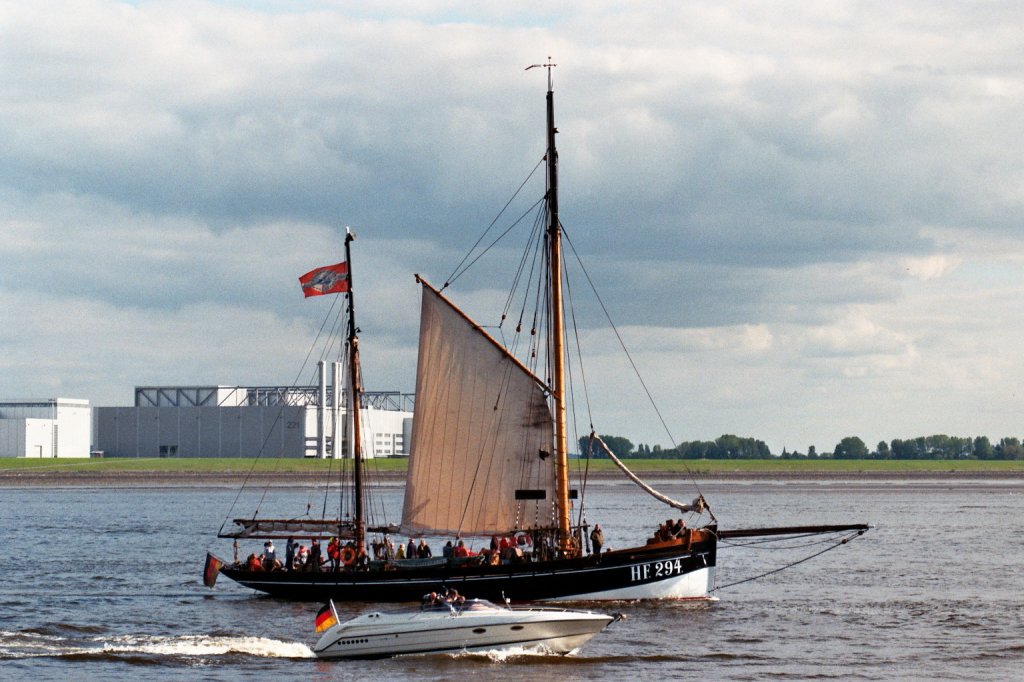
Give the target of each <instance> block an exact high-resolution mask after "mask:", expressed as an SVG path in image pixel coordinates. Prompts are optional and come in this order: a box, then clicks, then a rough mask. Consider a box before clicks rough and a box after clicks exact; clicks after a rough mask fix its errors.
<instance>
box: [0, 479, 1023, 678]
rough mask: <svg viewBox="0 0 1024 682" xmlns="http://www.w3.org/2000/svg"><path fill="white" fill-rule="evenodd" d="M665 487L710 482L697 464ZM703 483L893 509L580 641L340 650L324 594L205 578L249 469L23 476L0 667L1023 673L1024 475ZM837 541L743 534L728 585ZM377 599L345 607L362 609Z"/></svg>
mask: <svg viewBox="0 0 1024 682" xmlns="http://www.w3.org/2000/svg"><path fill="white" fill-rule="evenodd" d="M658 486H659V487H660V488H662V489H664V492H666V493H668V494H670V495H673V496H677V497H679V498H681V499H689V498H690V497H692V493H693V489H692V486H690V485H689V484H686V483H684V482H682V481H670V480H667V481H660V482H658ZM277 492H278V494H279V495H283V496H284V497H285V498H286V499H287V498H289V497H290V502H291V503H293V504H295V505H299V506H303V507H304V505H305V503H306V501H307V494H306V493H305V492H303V491H300V490H284V491H277ZM702 492H703V493H704V495H705V496H706V497H707V498H708V500H709V502H710V503H711V504H712V507H713V509H714V511H715V512H716V514H717V516H718V519H719V522H720V524H721V527H722V528H737V527H749V526H763V525H798V524H810V523H844V522H862V521H866V522H870V523H872V524H874V525H875V528H874V529H872V530H871V531H870V532H869V533H867V534H866V535H864V536H863V537H861V538H858V539H856V540H854V541H852V542H851V543H849V544H847V545H843V546H841V547H839V548H837V549H835V550H833V551H828V552H826V553H824V554H822V555H820V556H818V557H816V558H814V559H813V560H810V561H807V562H804V563H799V564H797V565H794V566H792V567H790V568H788V569H786V570H782V571H780V572H777V573H774V574H771V575H769V576H767V577H764V578H761V579H759V580H754V581H750V582H744V583H741V584H738V585H735V586H733V587H726V588H724V589H722V590H720V591H719V597H720V600H719V601H717V602H712V603H704V604H697V605H693V604H681V603H618V604H611V605H598V606H597V607H596V609H597V610H606V611H615V612H620V613H622V614H623V615H624V616H625V619H624V620H622V621H619V622H617V623H614V624H612V625H611V626H610V627H609V628H608V629H607V630H606V631H605V632H603V633H602V634H600V635H598V636H597V637H596V638H594V639H593V640H591V642H590V643H589V644H588V645H587V646H586V647H584V648H583V649H582V651H580V652H579V653H577V654H576V655H573V656H571V657H567V658H554V657H546V656H539V655H525V654H522V653H519V654H517V653H515V652H513V653H511V654H508V653H506V654H501V655H498V654H494V655H490V656H488V655H460V656H422V657H405V658H396V659H390V660H383V661H366V662H362V661H357V662H345V663H337V662H334V663H331V662H321V661H318V660H316V659H315V658H313V655H312V652H311V651H310V649H309V645H310V644H311V643H312V642H313V641H314V639H315V636H314V633H313V616H314V614H315V613H316V611H317V609H318V607H319V605H317V604H301V603H289V602H283V601H278V600H274V599H270V598H266V597H261V596H258V595H255V594H253V593H252V592H250V591H247V590H244V589H242V588H239V587H238V586H237V585H235V584H233V583H231V582H230V581H227V580H222V581H221V582H219V583H218V584H217V586H216V588H215V589H213V590H208V589H206V588H205V587H203V585H202V582H201V572H202V563H203V559H204V556H205V552H206V550H207V549H212V550H214V551H216V552H217V553H218V554H220V555H221V556H225V557H228V556H230V553H231V549H230V547H229V546H227V545H223V544H221V545H218V541H216V540H215V539H214V536H215V535H216V532H217V529H218V528H219V526H220V524H221V521H222V520H223V519H224V518H225V514H226V513H228V510H230V509H231V508H232V502H233V500H235V496H236V493H237V491H236V490H234V489H229V488H226V487H218V486H213V485H211V486H203V487H187V488H160V487H151V488H145V487H143V488H139V487H136V488H131V489H126V488H118V487H97V488H81V487H68V488H10V487H9V488H2V489H0V528H2V529H3V540H4V546H5V548H6V550H7V552H6V555H7V556H6V562H5V564H6V565H5V571H4V578H3V582H2V584H0V678H2V679H5V680H6V679H13V680H19V679H33V680H58V679H60V680H66V679H71V678H79V679H104V680H135V679H140V678H141V679H182V680H193V679H197V678H199V677H205V678H209V679H220V680H236V679H257V678H259V679H297V678H302V679H314V680H321V679H323V680H334V679H338V680H345V679H370V678H372V679H399V678H405V679H408V678H410V677H415V678H416V679H436V680H447V679H453V678H471V679H489V680H493V679H522V678H529V679H530V680H555V679H557V680H592V679H608V680H621V679H625V678H627V677H641V676H642V677H643V678H646V679H659V680H675V679H684V678H704V679H713V680H762V679H766V678H771V679H793V680H804V679H814V678H816V679H839V680H846V679H856V680H894V679H900V680H934V679H944V680H950V679H963V680H1008V679H1022V673H1021V671H1022V670H1024V634H1022V633H1024V529H1022V526H1021V522H1022V520H1024V480H1020V479H1007V480H970V479H967V480H956V481H944V480H938V479H936V480H922V479H907V480H897V479H894V480H871V481H857V480H852V479H851V480H835V479H829V480H825V479H823V480H799V481H787V482H782V483H766V482H764V481H750V482H742V481H739V482H737V481H729V482H715V481H709V482H702ZM382 505H383V508H384V509H386V510H387V509H390V510H391V511H390V513H391V514H392V515H394V516H395V517H397V515H398V510H399V509H400V505H401V489H400V488H398V487H392V488H390V489H386V490H385V491H384V493H383V496H382ZM665 516H668V513H667V510H666V509H665V508H664V507H662V506H660V505H659V503H658V502H656V501H655V500H653V499H651V498H649V497H647V496H646V495H644V494H643V493H641V492H639V491H638V490H637V489H636V488H634V487H632V486H631V485H628V484H612V483H598V484H596V485H595V484H591V488H590V490H589V491H588V512H587V517H588V520H589V521H590V522H591V523H593V522H599V523H601V525H602V526H603V527H604V529H605V536H606V542H607V546H609V547H611V548H614V547H616V546H623V545H626V544H632V543H634V542H637V541H641V540H642V539H643V538H644V537H645V536H646V535H647V534H648V533H649V531H650V530H651V529H652V528H651V524H652V523H653V520H654V519H659V518H664V517H665ZM392 520H394V519H392ZM737 542H738V541H737ZM745 543H749V541H745ZM257 544H258V543H253V547H251V548H243V551H252V550H255V549H257V547H256V545H257ZM827 546H828V545H822V544H817V545H809V544H808V540H806V539H803V540H794V541H788V542H782V543H779V542H775V543H766V544H753V545H750V544H746V545H745V546H732V545H729V544H725V543H723V544H722V545H721V546H720V551H719V558H718V565H719V572H718V584H719V585H727V584H729V583H733V582H736V581H739V580H743V579H745V578H748V577H751V576H754V575H757V574H761V573H765V572H767V571H769V570H772V569H774V568H781V567H783V566H785V565H787V564H791V563H793V562H795V561H797V560H799V559H800V558H802V557H805V556H809V555H811V554H814V553H817V552H820V551H821V550H822V549H824V548H825V547H827ZM435 549H436V547H435ZM365 608H366V606H365V605H346V606H342V607H341V609H340V610H341V615H342V616H343V617H344V616H346V615H355V614H356V613H358V612H360V611H361V610H363V609H365ZM389 608H390V607H389ZM590 608H595V607H593V606H591V607H590Z"/></svg>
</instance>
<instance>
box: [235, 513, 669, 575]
mask: <svg viewBox="0 0 1024 682" xmlns="http://www.w3.org/2000/svg"><path fill="white" fill-rule="evenodd" d="M683 527H684V526H683V521H682V519H680V520H679V521H678V523H676V524H673V523H672V521H671V519H670V520H669V521H668V522H667V523H665V524H662V525H661V528H660V529H659V530H658V533H657V534H656V536H655V537H656V538H661V537H662V536H664V537H665V539H669V538H670V537H675V536H676V535H678V533H679V532H681V528H683ZM669 534H671V535H669ZM576 539H577V540H578V538H576ZM590 542H591V545H592V546H593V552H594V554H595V555H597V556H598V557H600V554H601V548H602V546H603V545H604V532H603V531H602V530H601V525H600V524H597V525H595V526H594V529H593V531H592V532H591V533H590ZM557 552H558V550H557V548H556V547H555V544H554V542H553V536H552V537H549V536H548V535H544V534H543V533H541V534H540V535H538V537H537V539H536V541H535V540H534V538H533V537H532V536H531V535H530V533H524V532H519V533H509V534H506V535H500V536H498V535H494V536H492V537H491V542H490V546H488V547H487V548H484V549H481V550H480V551H479V552H477V551H473V550H472V549H470V548H469V547H468V546H466V542H465V540H463V539H462V538H458V537H457V538H455V541H454V543H453V542H452V541H451V540H449V541H448V542H447V543H446V544H445V546H444V549H443V550H442V557H443V558H444V559H445V560H446V561H454V560H463V561H467V562H472V563H475V564H480V565H492V566H497V565H500V564H503V563H505V564H509V563H520V562H525V561H531V560H545V559H547V558H550V557H552V556H555V555H556V554H557ZM370 553H371V554H367V552H366V551H365V550H360V549H358V548H357V547H356V544H355V543H354V542H352V541H348V542H344V543H343V542H341V541H340V540H339V539H338V538H336V537H334V538H331V539H330V541H329V542H328V543H327V546H326V547H324V548H322V547H321V545H320V540H319V539H318V538H312V539H311V540H310V541H309V545H308V546H307V545H306V544H304V543H302V542H297V541H295V540H294V539H293V538H288V542H287V543H286V544H285V550H284V556H279V554H278V550H277V548H275V547H274V542H273V540H268V541H267V542H264V543H263V552H262V553H260V554H256V553H255V552H254V553H252V554H250V555H249V556H248V557H247V559H246V561H245V567H246V568H247V569H248V570H250V571H297V572H313V573H319V572H337V571H343V570H368V569H369V567H370V561H371V559H370V556H371V555H372V557H373V560H375V561H378V562H384V563H385V564H388V563H391V562H396V561H407V560H410V559H430V558H432V557H433V551H432V550H431V549H430V545H428V544H427V542H426V540H424V539H422V538H421V539H420V540H419V541H418V542H417V541H416V540H415V539H414V538H409V541H408V542H407V543H405V544H402V543H398V545H397V546H396V545H395V544H394V543H393V542H392V541H391V539H390V538H389V537H388V536H386V535H385V536H383V537H382V538H381V539H380V540H375V541H373V542H371V543H370Z"/></svg>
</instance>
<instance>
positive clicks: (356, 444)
mask: <svg viewBox="0 0 1024 682" xmlns="http://www.w3.org/2000/svg"><path fill="white" fill-rule="evenodd" d="M355 238H356V236H355V235H354V234H352V232H350V231H348V230H347V229H346V231H345V263H346V264H347V265H348V347H349V353H350V362H349V365H350V366H349V372H348V378H349V386H350V387H351V391H350V397H351V401H350V402H351V404H350V405H349V409H350V410H351V411H352V453H353V454H352V457H353V459H352V461H353V478H354V479H355V497H356V504H355V507H356V509H355V512H356V518H355V528H354V531H355V540H356V555H357V556H359V555H360V554H361V553H362V552H364V551H366V525H365V523H364V521H363V450H362V445H361V433H360V427H359V407H360V405H359V403H360V396H361V395H362V392H363V391H362V386H361V385H360V382H361V381H362V379H361V377H360V373H359V338H358V337H357V336H356V331H357V330H356V304H355V298H354V295H353V291H352V289H353V287H352V249H351V244H352V240H354V239H355ZM335 399H337V397H335Z"/></svg>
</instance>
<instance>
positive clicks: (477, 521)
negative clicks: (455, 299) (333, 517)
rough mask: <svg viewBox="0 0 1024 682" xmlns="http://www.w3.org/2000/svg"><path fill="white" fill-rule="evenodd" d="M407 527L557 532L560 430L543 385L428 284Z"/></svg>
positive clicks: (408, 483) (404, 523)
mask: <svg viewBox="0 0 1024 682" xmlns="http://www.w3.org/2000/svg"><path fill="white" fill-rule="evenodd" d="M420 281H421V284H422V285H423V303H422V310H421V318H420V348H419V360H418V364H417V369H416V411H415V418H414V420H413V431H412V444H411V449H410V456H409V473H408V477H407V481H406V487H405V503H404V507H403V512H402V528H403V529H404V530H406V531H407V532H412V533H430V532H432V533H438V534H453V535H454V534H464V535H483V534H491V533H500V532H504V531H509V530H512V529H516V528H531V527H550V526H551V525H552V524H553V523H554V521H553V514H554V511H553V510H554V505H555V482H554V481H555V479H554V458H553V457H551V456H550V455H551V452H552V447H553V427H552V419H551V410H550V409H549V407H548V403H547V392H546V390H545V386H544V384H543V382H541V380H540V379H538V378H537V376H536V375H534V374H533V373H532V372H530V371H529V370H528V369H527V368H526V367H524V366H523V365H522V363H520V362H519V361H518V360H517V359H516V358H515V357H513V356H512V355H510V354H509V353H508V352H507V351H506V350H505V349H504V348H502V346H501V345H500V344H498V342H496V341H495V340H494V339H493V338H491V337H490V336H489V335H488V334H487V333H486V332H484V331H483V330H481V329H480V328H479V327H478V326H477V325H476V324H474V323H473V321H472V320H470V319H469V318H468V317H467V316H466V315H464V314H463V313H462V312H461V311H460V310H458V309H457V308H456V307H455V306H454V305H452V303H450V302H449V301H448V299H446V298H445V297H444V296H442V295H441V294H440V293H439V292H438V291H437V290H436V289H434V288H433V287H431V286H430V285H429V284H427V283H426V282H424V281H422V280H420Z"/></svg>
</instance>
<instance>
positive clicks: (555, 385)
mask: <svg viewBox="0 0 1024 682" xmlns="http://www.w3.org/2000/svg"><path fill="white" fill-rule="evenodd" d="M544 66H545V67H547V70H548V97H547V103H548V107H547V109H548V153H547V157H548V245H549V249H550V253H549V257H550V261H551V263H550V267H551V272H550V276H551V282H550V286H551V369H552V375H553V376H552V389H553V393H552V399H553V400H554V407H555V486H556V487H555V492H556V494H557V496H558V498H557V504H558V545H559V549H561V550H562V551H568V550H569V549H570V548H571V546H572V543H571V539H572V538H571V534H572V529H571V528H570V520H569V437H568V427H567V425H566V409H565V319H564V314H563V310H562V226H561V224H560V223H559V221H558V151H557V150H556V148H555V133H557V132H558V131H557V130H556V129H555V94H554V90H553V87H552V82H551V69H552V68H553V67H554V66H555V65H554V64H552V63H550V58H549V63H547V64H545V65H544Z"/></svg>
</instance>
